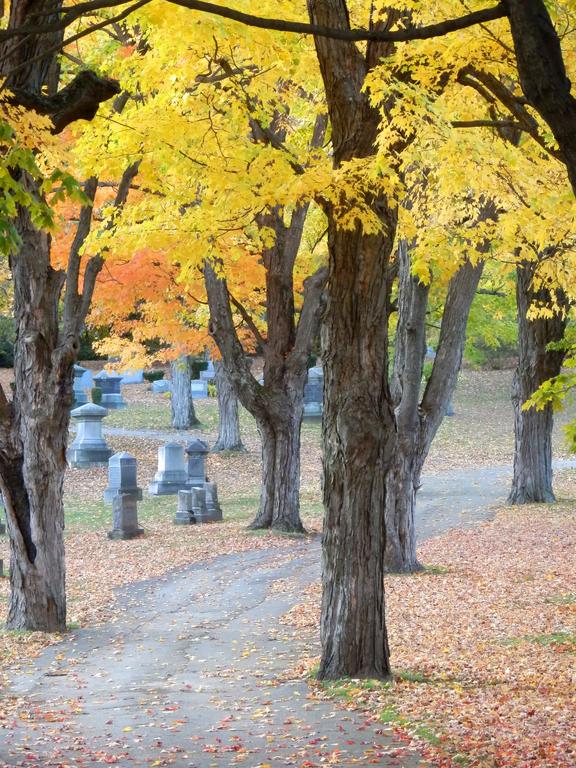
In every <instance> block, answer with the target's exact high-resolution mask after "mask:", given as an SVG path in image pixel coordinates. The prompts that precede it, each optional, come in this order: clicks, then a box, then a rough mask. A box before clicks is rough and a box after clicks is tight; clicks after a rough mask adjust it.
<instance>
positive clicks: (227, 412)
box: [212, 360, 246, 452]
mask: <svg viewBox="0 0 576 768" xmlns="http://www.w3.org/2000/svg"><path fill="white" fill-rule="evenodd" d="M214 371H215V381H216V390H217V393H218V440H217V441H216V445H215V446H214V447H213V448H212V451H213V452H218V451H245V450H246V449H245V448H244V445H243V444H242V438H241V436H240V418H239V416H238V398H237V397H236V394H235V392H234V388H233V386H232V382H231V381H230V378H229V376H228V374H227V373H226V368H225V367H224V364H223V363H222V362H221V361H220V360H216V361H215V363H214Z"/></svg>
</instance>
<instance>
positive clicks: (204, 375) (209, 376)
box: [200, 360, 216, 382]
mask: <svg viewBox="0 0 576 768" xmlns="http://www.w3.org/2000/svg"><path fill="white" fill-rule="evenodd" d="M215 376H216V370H215V368H214V363H213V362H212V360H208V367H207V368H206V370H205V371H200V379H201V380H202V381H205V382H209V381H213V380H214V378H215Z"/></svg>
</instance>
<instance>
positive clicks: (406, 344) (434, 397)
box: [385, 200, 497, 573]
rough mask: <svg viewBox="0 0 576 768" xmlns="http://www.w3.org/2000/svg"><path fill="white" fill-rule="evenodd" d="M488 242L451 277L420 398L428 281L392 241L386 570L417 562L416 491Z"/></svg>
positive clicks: (450, 388)
mask: <svg viewBox="0 0 576 768" xmlns="http://www.w3.org/2000/svg"><path fill="white" fill-rule="evenodd" d="M496 216H497V211H496V208H495V206H494V203H493V202H492V201H490V200H482V201H480V208H479V212H478V220H479V221H487V220H495V219H496ZM488 248H489V243H488V241H484V242H482V243H479V244H478V245H477V246H476V250H477V252H478V254H479V260H478V262H477V263H476V265H474V264H472V262H470V261H466V262H465V263H464V265H463V266H462V267H461V268H460V269H459V270H458V271H457V272H456V274H455V275H454V276H453V277H452V279H451V280H450V283H449V286H448V292H447V296H446V301H445V304H444V311H443V313H442V321H441V326H440V338H439V341H438V350H437V354H436V357H435V359H434V365H433V367H432V373H431V375H430V378H429V380H428V383H427V386H426V389H425V391H424V394H423V396H422V400H420V382H421V381H422V372H423V365H424V358H425V355H426V313H427V310H428V294H429V286H426V285H424V284H423V283H421V282H420V281H419V279H418V278H417V277H415V276H414V275H412V274H411V261H410V248H409V246H408V244H407V243H406V242H403V241H401V242H400V244H399V247H398V299H397V305H398V321H397V324H396V328H397V330H396V344H395V356H394V369H393V374H392V384H391V390H392V398H393V401H394V408H395V414H396V429H397V433H398V446H397V450H396V453H395V455H394V459H393V462H392V466H391V468H390V472H389V476H388V479H387V488H386V490H387V496H386V552H385V567H386V571H387V572H391V573H413V572H416V571H418V570H420V568H421V566H420V563H419V562H418V558H417V555H416V526H415V512H416V494H417V492H418V488H419V487H420V478H421V475H422V469H423V466H424V462H425V461H426V458H427V456H428V453H429V451H430V446H431V444H432V441H433V440H434V437H435V436H436V433H437V431H438V429H439V427H440V424H441V423H442V420H443V419H444V416H445V415H446V411H447V408H448V406H449V404H450V401H451V399H452V396H453V394H454V390H455V388H456V381H457V377H458V372H459V370H460V366H461V364H462V355H463V353H464V345H465V341H466V327H467V325H468V316H469V314H470V307H471V306H472V301H473V299H474V295H475V294H476V290H477V288H478V283H479V281H480V278H481V276H482V272H483V269H484V262H483V261H482V259H481V256H482V254H484V253H486V251H487V249H488Z"/></svg>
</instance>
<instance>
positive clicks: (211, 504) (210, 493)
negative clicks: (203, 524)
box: [204, 483, 223, 523]
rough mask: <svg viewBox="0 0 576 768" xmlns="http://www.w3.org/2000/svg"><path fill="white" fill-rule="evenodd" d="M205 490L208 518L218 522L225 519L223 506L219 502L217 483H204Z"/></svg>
mask: <svg viewBox="0 0 576 768" xmlns="http://www.w3.org/2000/svg"><path fill="white" fill-rule="evenodd" d="M204 491H205V492H206V509H207V510H208V518H209V519H210V520H212V521H213V522H215V523H217V522H220V520H222V519H223V515H222V508H221V506H220V504H219V503H218V488H217V487H216V483H204Z"/></svg>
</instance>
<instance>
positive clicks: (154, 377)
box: [143, 369, 164, 383]
mask: <svg viewBox="0 0 576 768" xmlns="http://www.w3.org/2000/svg"><path fill="white" fill-rule="evenodd" d="M143 376H144V380H145V381H148V382H150V383H152V382H153V381H160V379H163V378H164V371H163V370H161V369H158V370H154V371H144V373H143Z"/></svg>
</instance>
